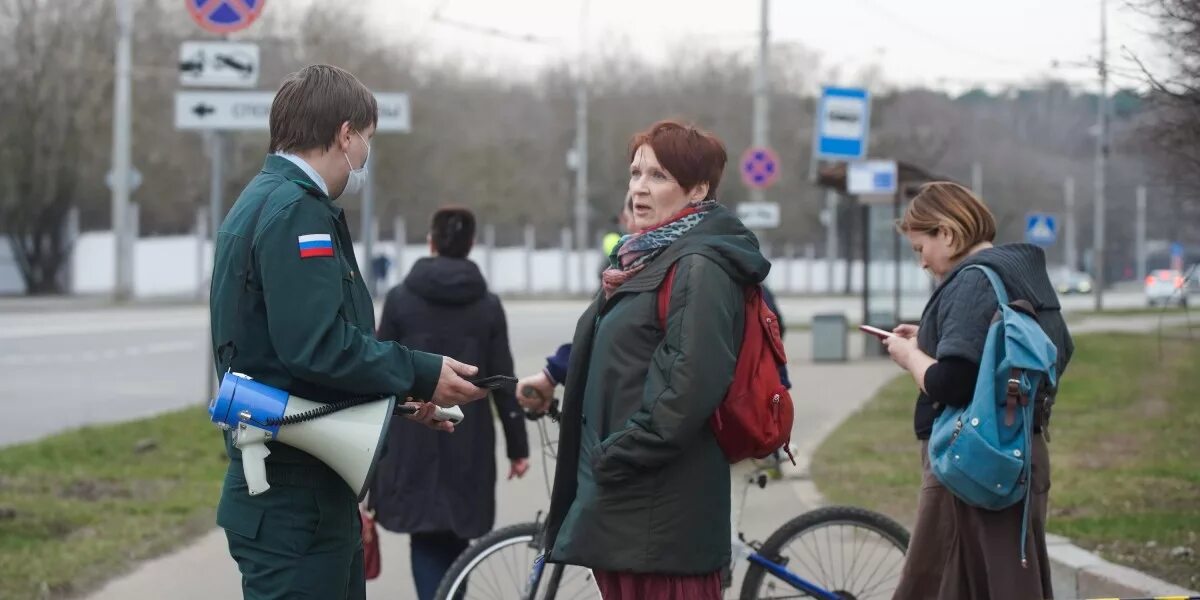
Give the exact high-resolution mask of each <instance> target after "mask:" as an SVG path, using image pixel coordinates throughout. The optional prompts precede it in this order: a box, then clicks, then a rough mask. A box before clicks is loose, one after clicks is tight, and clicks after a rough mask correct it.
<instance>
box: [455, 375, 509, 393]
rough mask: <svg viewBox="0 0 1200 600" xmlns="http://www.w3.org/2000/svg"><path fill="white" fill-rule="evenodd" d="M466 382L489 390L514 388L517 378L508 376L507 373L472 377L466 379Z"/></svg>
mask: <svg viewBox="0 0 1200 600" xmlns="http://www.w3.org/2000/svg"><path fill="white" fill-rule="evenodd" d="M467 383H469V384H471V385H473V386H475V387H480V388H487V389H489V390H501V389H516V387H517V378H516V377H509V376H508V375H492V376H490V377H476V378H474V379H468V380H467Z"/></svg>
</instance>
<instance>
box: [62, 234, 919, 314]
mask: <svg viewBox="0 0 1200 600" xmlns="http://www.w3.org/2000/svg"><path fill="white" fill-rule="evenodd" d="M209 247H210V245H209V244H208V243H204V244H201V243H200V242H199V241H198V238H197V237H196V236H194V235H179V236H163V237H152V238H141V239H139V240H137V243H136V244H135V245H134V294H135V295H136V296H138V297H143V298H149V297H155V296H159V297H161V296H183V295H192V294H203V293H204V292H206V290H207V287H208V284H207V281H208V277H209V274H210V271H211V269H212V253H211V250H210V249H209ZM374 250H375V252H376V253H377V254H383V255H386V256H388V257H389V258H391V259H392V268H391V269H390V270H389V272H388V278H387V279H388V281H387V284H388V285H389V286H390V285H395V284H397V283H399V282H400V281H401V280H402V279H403V278H404V275H405V274H406V273H407V272H408V270H409V268H411V266H412V264H413V263H414V262H416V261H417V259H419V258H421V257H424V256H427V255H428V254H429V250H428V247H427V246H425V245H424V244H420V245H415V244H407V245H404V246H403V247H402V248H398V247H397V245H396V244H395V243H394V242H391V241H380V242H376V244H375V248H374ZM398 250H399V252H398ZM355 252H356V253H357V255H358V262H359V265H360V266H361V267H362V268H363V269H369V268H370V266H369V264H370V261H369V260H368V259H367V257H366V256H364V255H363V247H362V245H361V244H356V245H355ZM113 258H114V256H113V236H112V234H111V233H109V232H90V233H84V234H82V235H81V236H80V237H79V239H78V241H77V243H76V246H75V253H74V256H73V258H72V261H73V262H72V269H71V272H72V277H71V289H70V291H71V292H72V293H76V294H107V293H111V292H112V289H113V278H114V269H113V263H114V260H113ZM471 259H472V260H474V261H475V262H476V263H477V264H478V265H479V268H480V269H481V270H482V271H483V273H484V276H485V277H487V280H488V285H489V287H490V288H491V289H492V291H494V292H496V293H499V294H590V293H592V292H594V291H595V289H596V287H597V285H598V282H599V278H598V275H599V272H600V267H601V264H602V260H603V257H602V256H601V255H600V252H599V251H596V250H590V251H564V250H563V249H562V248H550V249H535V250H531V249H527V248H524V247H520V246H518V247H497V248H488V247H486V246H476V248H475V250H474V251H473V252H472V253H471ZM772 264H773V266H772V269H771V275H770V277H769V279H768V281H767V283H768V285H769V286H770V287H771V288H772V290H774V291H775V292H776V293H778V294H828V293H841V292H843V291H845V277H846V265H845V261H841V260H839V261H835V264H834V265H833V269H832V271H831V269H830V268H829V264H828V263H827V262H826V261H825V260H824V259H816V258H792V259H787V258H783V257H774V258H772ZM831 272H832V275H833V279H832V282H831V281H830V277H829V275H830V273H831ZM870 276H871V289H872V291H874V292H887V291H891V290H893V289H894V287H895V286H894V282H895V268H894V266H893V265H892V264H891V263H887V264H876V265H872V269H871V273H870ZM850 278H851V286H850V290H851V292H854V293H858V292H861V290H862V263H861V262H860V261H855V262H854V263H853V264H852V265H851V269H850ZM900 280H901V288H902V289H903V290H904V291H905V292H912V293H917V294H922V293H927V292H928V291H929V277H928V276H927V275H926V274H925V273H924V272H923V271H921V269H920V268H919V267H917V265H916V264H915V263H913V262H912V261H911V260H906V261H904V262H902V263H901V277H900ZM831 284H832V285H831Z"/></svg>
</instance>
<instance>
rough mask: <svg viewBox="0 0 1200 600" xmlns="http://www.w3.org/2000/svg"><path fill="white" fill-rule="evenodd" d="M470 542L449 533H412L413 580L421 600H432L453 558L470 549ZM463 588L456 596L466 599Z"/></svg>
mask: <svg viewBox="0 0 1200 600" xmlns="http://www.w3.org/2000/svg"><path fill="white" fill-rule="evenodd" d="M469 544H470V540H464V539H462V538H460V537H458V536H456V535H454V533H453V532H450V531H434V532H427V533H413V534H410V535H409V547H410V548H411V555H412V572H413V581H414V582H415V583H416V584H417V599H418V600H433V597H434V595H435V594H436V593H437V588H438V585H439V584H441V582H442V576H444V575H445V574H446V571H448V570H450V565H452V564H454V559H456V558H458V555H459V554H462V551H463V550H466V549H467V546H468V545H469ZM465 590H466V587H465V586H464V587H463V589H462V590H459V593H458V594H457V595H458V597H459V598H462V597H463V595H464V594H463V592H464V591H465Z"/></svg>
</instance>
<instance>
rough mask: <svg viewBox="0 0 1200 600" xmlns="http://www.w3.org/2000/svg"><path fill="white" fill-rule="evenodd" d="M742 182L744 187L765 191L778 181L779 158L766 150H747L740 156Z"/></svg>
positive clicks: (764, 148) (769, 150)
mask: <svg viewBox="0 0 1200 600" xmlns="http://www.w3.org/2000/svg"><path fill="white" fill-rule="evenodd" d="M741 165H742V168H741V171H742V182H743V183H745V184H746V187H749V188H751V189H755V190H765V189H767V188H769V187H771V185H772V184H774V183H775V181H776V180H777V179H779V157H778V156H776V155H775V151H774V150H772V149H770V148H767V147H765V146H764V147H761V148H747V149H746V151H745V152H744V153H743V154H742V162H741Z"/></svg>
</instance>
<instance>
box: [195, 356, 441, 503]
mask: <svg viewBox="0 0 1200 600" xmlns="http://www.w3.org/2000/svg"><path fill="white" fill-rule="evenodd" d="M414 411H415V409H414V408H412V407H408V406H405V405H403V404H401V405H399V406H397V405H396V398H395V397H394V396H389V397H386V398H379V399H365V400H362V399H355V400H347V401H345V402H337V403H332V404H324V403H320V402H313V401H311V400H306V399H304V398H301V397H299V396H293V395H290V394H288V393H287V392H285V391H283V390H280V389H276V388H273V387H271V386H269V385H266V384H263V383H260V382H258V381H254V380H253V379H251V378H250V377H249V376H247V375H243V374H241V373H234V372H229V373H226V374H225V376H224V378H222V380H221V389H220V391H219V392H218V393H217V397H216V398H213V399H212V401H211V402H210V403H209V405H208V414H209V417H210V418H211V419H212V422H213V423H215V424H216V425H217V427H219V428H220V429H223V430H226V431H229V432H230V435H231V436H232V438H233V445H234V446H235V447H236V448H238V449H239V450H241V451H242V470H243V472H244V474H245V476H246V486H247V487H248V488H249V490H250V495H251V496H257V495H258V494H261V493H263V492H266V491H267V490H269V489H271V486H270V484H269V483H268V482H267V468H266V458H267V456H268V455H269V454H270V453H271V451H270V450H268V449H267V446H266V443H267V442H269V441H277V442H282V443H284V444H287V445H289V446H292V447H294V448H299V449H300V450H303V451H305V452H307V453H309V454H311V455H313V456H315V457H316V458H317V459H319V460H320V461H321V462H323V463H325V464H326V465H328V466H329V468H331V469H333V470H334V472H335V473H337V474H338V476H340V477H341V478H342V479H343V480H344V481H345V482H346V485H349V486H350V489H351V490H354V492H355V493H356V494H357V496H358V499H359V500H360V501H361V500H362V499H363V497H365V496H366V495H367V489H368V487H369V486H370V482H371V477H372V475H373V474H374V471H375V465H376V464H377V463H378V462H379V455H380V453H381V451H382V449H383V441H384V438H385V436H386V435H387V431H388V425H389V424H390V423H391V419H392V415H393V414H394V413H412V412H414ZM434 418H435V419H438V420H444V421H451V422H454V423H458V422H460V421H462V418H463V413H462V409H460V408H458V407H457V406H455V407H451V408H448V409H447V408H441V407H438V409H437V410H436V411H435V414H434Z"/></svg>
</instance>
